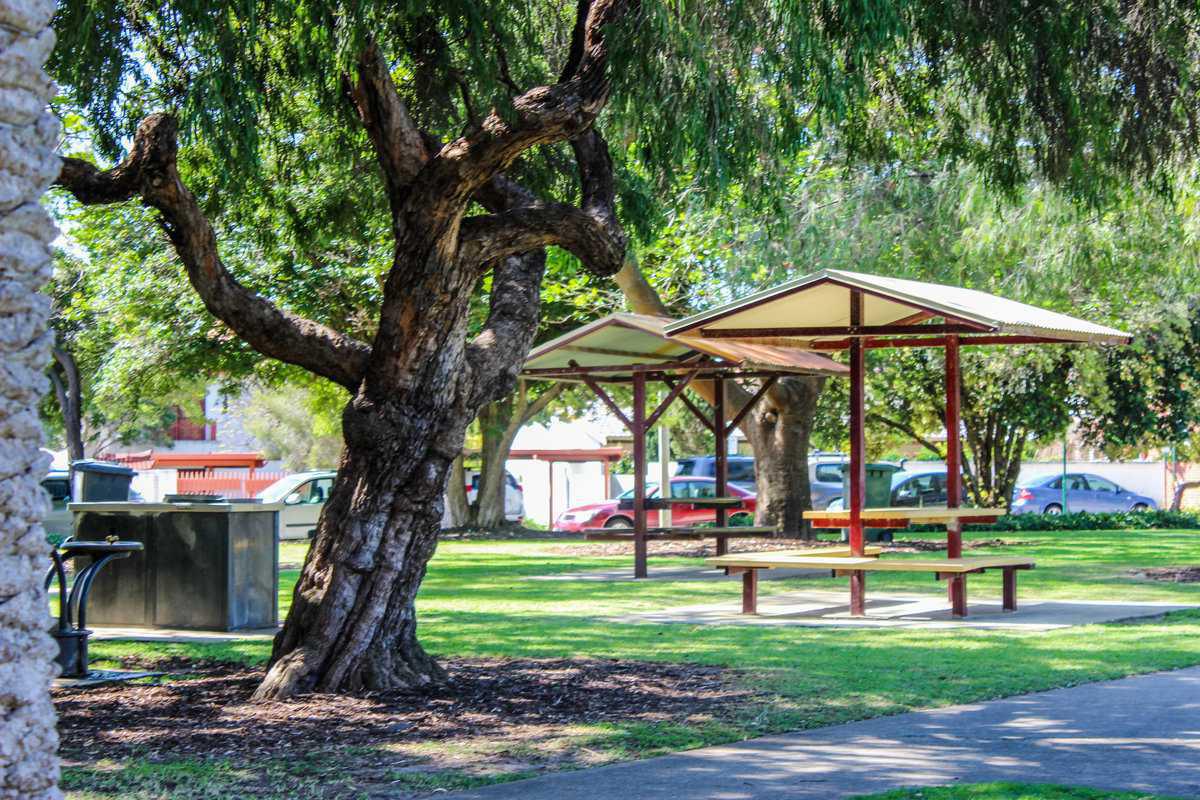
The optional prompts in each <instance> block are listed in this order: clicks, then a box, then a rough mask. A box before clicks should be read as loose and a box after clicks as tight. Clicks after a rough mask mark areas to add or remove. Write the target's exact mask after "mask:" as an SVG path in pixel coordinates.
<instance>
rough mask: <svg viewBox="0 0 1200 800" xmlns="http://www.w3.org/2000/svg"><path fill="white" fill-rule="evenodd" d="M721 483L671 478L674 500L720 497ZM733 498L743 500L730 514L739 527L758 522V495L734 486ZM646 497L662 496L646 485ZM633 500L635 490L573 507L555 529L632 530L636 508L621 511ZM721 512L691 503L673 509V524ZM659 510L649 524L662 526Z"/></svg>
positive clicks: (650, 513) (697, 521)
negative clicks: (740, 505) (718, 491)
mask: <svg viewBox="0 0 1200 800" xmlns="http://www.w3.org/2000/svg"><path fill="white" fill-rule="evenodd" d="M716 493H717V483H716V481H715V480H714V479H712V478H696V477H691V476H676V477H673V478H671V497H680V498H696V499H701V498H705V497H716ZM729 496H730V497H740V498H742V501H743V502H742V507H741V508H739V509H736V510H733V511H731V512H730V514H729V521H730V522H732V523H734V524H738V523H741V522H746V523H749V522H751V521H753V519H754V493H753V492H749V491H747V490H745V489H743V488H741V487H740V486H736V485H733V484H730V486H729ZM646 497H647V498H653V497H658V484H657V483H651V484H647V486H646ZM623 500H624V501H632V500H633V489H630V490H628V491H626V492H623V493H622V494H621V495H620V496H618V497H614V498H612V499H609V500H605V501H603V502H600V503H589V504H587V505H583V506H576V507H574V508H569V509H567V510H566V511H564V512H563V513H561V514H559V515H558V519H556V520H555V521H554V530H556V531H568V532H578V531H581V530H584V529H586V528H632V527H633V509H631V508H621V505H622V502H621V501H623ZM716 518H717V512H716V510H715V509H712V508H697V507H696V506H693V505H689V504H686V503H685V504H674V505H672V506H671V524H672V525H673V526H677V527H681V528H689V527H692V526H694V525H701V524H703V523H705V522H713V521H714V520H716ZM658 524H659V519H658V511H657V510H652V511H647V512H646V525H647V526H648V527H651V528H654V527H658Z"/></svg>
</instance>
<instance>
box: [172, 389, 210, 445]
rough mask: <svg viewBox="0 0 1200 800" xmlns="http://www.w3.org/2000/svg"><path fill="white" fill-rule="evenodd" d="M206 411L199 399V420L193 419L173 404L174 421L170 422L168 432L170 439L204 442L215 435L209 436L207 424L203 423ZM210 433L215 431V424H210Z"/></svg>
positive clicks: (202, 401)
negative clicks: (211, 429)
mask: <svg viewBox="0 0 1200 800" xmlns="http://www.w3.org/2000/svg"><path fill="white" fill-rule="evenodd" d="M206 411H207V408H206V407H205V404H204V400H203V399H201V400H200V420H199V421H194V420H191V419H189V418H188V416H187V414H185V413H184V412H183V409H182V408H180V407H179V406H175V422H173V423H172V424H171V427H170V429H169V431H168V433H169V434H170V436H171V440H172V441H175V442H204V441H208V440H209V439H210V438H215V436H212V437H210V436H209V426H208V425H205V424H204V415H205V412H206ZM212 428H213V431H212V433H214V434H215V433H216V430H215V429H216V426H215V425H214V426H212Z"/></svg>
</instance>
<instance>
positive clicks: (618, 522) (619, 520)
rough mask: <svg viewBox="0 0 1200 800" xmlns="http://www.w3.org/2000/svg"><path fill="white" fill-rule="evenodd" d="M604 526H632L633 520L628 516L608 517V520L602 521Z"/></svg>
mask: <svg viewBox="0 0 1200 800" xmlns="http://www.w3.org/2000/svg"><path fill="white" fill-rule="evenodd" d="M604 527H606V528H632V527H633V520H631V519H630V518H629V517H609V518H608V521H607V522H605V523H604Z"/></svg>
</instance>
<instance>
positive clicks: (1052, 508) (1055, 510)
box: [1042, 503, 1062, 516]
mask: <svg viewBox="0 0 1200 800" xmlns="http://www.w3.org/2000/svg"><path fill="white" fill-rule="evenodd" d="M1042 513H1043V514H1054V515H1056V516H1057V515H1058V514H1061V513H1062V506H1060V505H1059V504H1058V503H1051V504H1050V505H1048V506H1046V507H1045V508H1044V509H1042Z"/></svg>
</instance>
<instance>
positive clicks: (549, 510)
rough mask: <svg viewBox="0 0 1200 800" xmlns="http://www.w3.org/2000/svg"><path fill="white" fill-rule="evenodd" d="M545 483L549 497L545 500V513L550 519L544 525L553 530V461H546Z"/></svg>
mask: <svg viewBox="0 0 1200 800" xmlns="http://www.w3.org/2000/svg"><path fill="white" fill-rule="evenodd" d="M546 483H547V484H548V485H549V486H550V497H549V500H548V501H547V508H546V513H548V514H549V515H550V521H549V522H548V523H546V527H547V528H548V529H550V530H554V462H553V461H547V462H546Z"/></svg>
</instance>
